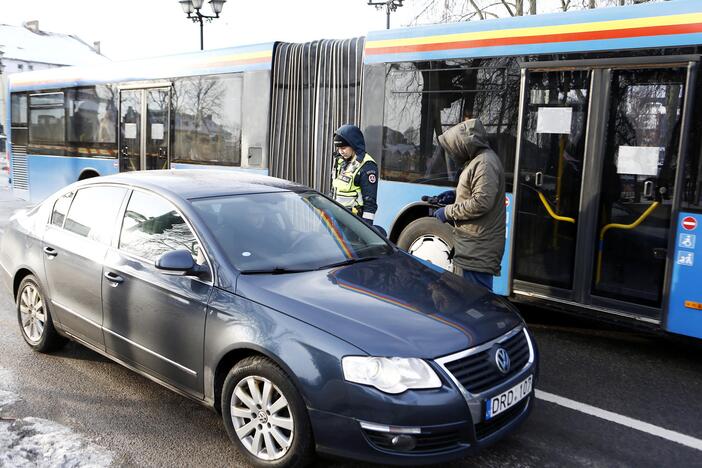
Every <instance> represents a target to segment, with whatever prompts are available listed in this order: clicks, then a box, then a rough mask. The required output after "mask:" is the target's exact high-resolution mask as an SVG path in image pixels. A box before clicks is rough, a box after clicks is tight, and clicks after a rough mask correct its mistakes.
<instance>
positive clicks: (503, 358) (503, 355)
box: [495, 348, 510, 374]
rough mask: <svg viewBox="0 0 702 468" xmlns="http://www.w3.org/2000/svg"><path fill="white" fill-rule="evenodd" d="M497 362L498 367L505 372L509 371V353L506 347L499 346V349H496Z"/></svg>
mask: <svg viewBox="0 0 702 468" xmlns="http://www.w3.org/2000/svg"><path fill="white" fill-rule="evenodd" d="M495 364H497V368H498V369H499V370H500V372H502V373H503V374H506V373H507V372H509V367H510V362H509V354H507V350H506V349H505V348H497V351H495Z"/></svg>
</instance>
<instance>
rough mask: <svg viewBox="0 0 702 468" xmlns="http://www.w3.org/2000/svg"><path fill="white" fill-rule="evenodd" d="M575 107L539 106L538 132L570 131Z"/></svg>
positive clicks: (537, 117) (567, 132) (566, 132)
mask: <svg viewBox="0 0 702 468" xmlns="http://www.w3.org/2000/svg"><path fill="white" fill-rule="evenodd" d="M572 121H573V109H572V108H570V107H539V113H538V115H537V116H536V133H565V134H569V133H570V124H571V122H572Z"/></svg>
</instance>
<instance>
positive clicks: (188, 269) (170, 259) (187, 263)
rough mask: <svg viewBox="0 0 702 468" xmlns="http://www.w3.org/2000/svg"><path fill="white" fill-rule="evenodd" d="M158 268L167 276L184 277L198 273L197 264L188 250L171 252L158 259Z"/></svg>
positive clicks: (156, 263)
mask: <svg viewBox="0 0 702 468" xmlns="http://www.w3.org/2000/svg"><path fill="white" fill-rule="evenodd" d="M155 266H156V268H158V269H159V270H161V271H162V272H163V273H165V274H167V275H178V276H184V275H188V274H192V273H197V272H198V271H197V264H196V263H195V260H193V256H192V254H191V253H190V251H189V250H187V249H179V250H171V251H170V252H166V253H164V254H163V255H161V256H160V257H159V258H157V259H156V262H155Z"/></svg>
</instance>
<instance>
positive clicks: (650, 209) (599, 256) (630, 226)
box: [595, 202, 660, 284]
mask: <svg viewBox="0 0 702 468" xmlns="http://www.w3.org/2000/svg"><path fill="white" fill-rule="evenodd" d="M658 205H660V203H659V202H653V203H651V206H649V207H648V208H646V211H644V212H643V213H641V216H639V218H638V219H637V220H636V221H634V222H633V223H631V224H617V223H611V224H606V225H604V226H602V229H601V230H600V243H599V247H598V252H597V276H596V277H595V284H599V283H600V274H601V273H602V251H603V250H604V235H605V233H606V232H607V231H609V230H610V229H634V228H635V227H636V226H638V225H639V224H641V223H642V222H643V221H644V219H646V218H648V215H650V214H651V213H652V212H653V210H655V209H656V208H657V207H658Z"/></svg>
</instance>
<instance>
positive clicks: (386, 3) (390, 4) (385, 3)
mask: <svg viewBox="0 0 702 468" xmlns="http://www.w3.org/2000/svg"><path fill="white" fill-rule="evenodd" d="M402 2H403V0H381V1H373V0H368V5H370V6H374V7H375V8H376V10H382V9H383V8H385V12H386V13H387V15H388V22H387V25H386V26H385V29H390V13H391V12H393V11H397V9H398V8H400V7H401V6H402Z"/></svg>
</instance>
